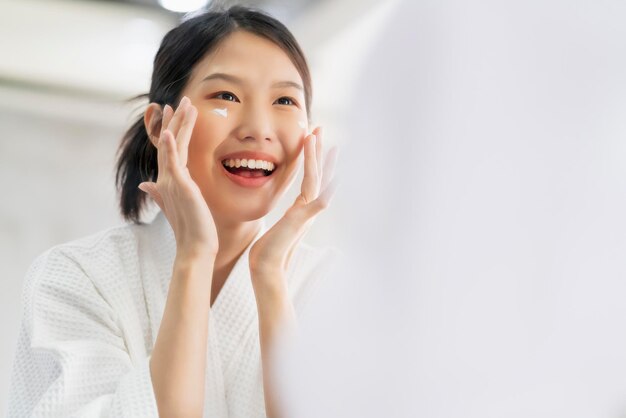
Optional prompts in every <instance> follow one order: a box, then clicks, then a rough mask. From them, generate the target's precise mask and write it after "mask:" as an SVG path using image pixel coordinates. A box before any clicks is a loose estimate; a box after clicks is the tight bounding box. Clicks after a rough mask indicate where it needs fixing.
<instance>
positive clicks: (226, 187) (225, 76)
mask: <svg viewBox="0 0 626 418" xmlns="http://www.w3.org/2000/svg"><path fill="white" fill-rule="evenodd" d="M302 86H303V83H302V78H301V77H300V74H299V73H298V70H297V69H296V67H295V66H294V65H293V63H292V62H291V60H290V59H289V57H288V56H287V54H286V53H285V52H283V50H282V49H280V47H279V46H277V45H276V44H274V43H272V42H271V41H269V40H267V39H264V38H261V37H259V36H256V35H253V34H251V33H249V32H245V31H237V32H234V33H233V34H231V35H229V36H228V37H227V38H226V39H224V40H223V41H222V42H221V43H220V44H219V45H218V47H217V48H216V49H215V50H214V51H213V52H212V53H211V54H209V55H207V56H206V57H205V58H204V59H202V60H201V61H199V62H198V64H197V65H196V66H195V67H194V70H193V72H192V74H191V77H190V78H189V81H188V83H187V86H186V87H185V89H184V90H183V92H182V94H183V95H185V96H187V97H189V99H191V103H192V104H193V105H194V106H195V107H196V108H197V109H198V117H197V120H196V124H195V127H194V130H193V134H192V137H191V142H190V144H189V155H188V162H187V167H188V168H189V172H190V174H191V176H192V178H193V179H194V180H195V182H196V183H197V184H198V186H199V187H200V190H201V191H202V194H203V195H204V198H205V200H206V201H207V204H208V205H209V208H210V209H211V212H212V214H213V216H214V217H216V218H219V219H222V220H226V221H232V222H244V221H250V220H254V219H258V218H260V217H262V216H264V215H266V214H267V213H268V212H269V211H270V210H271V209H272V208H273V207H274V205H275V204H276V202H277V200H278V199H279V197H280V196H281V195H282V194H283V193H284V192H285V190H286V189H287V188H288V186H289V185H290V184H291V182H292V181H293V179H294V177H295V174H296V171H297V167H298V164H299V160H300V158H299V155H300V153H301V150H302V146H303V141H304V137H305V135H306V132H307V128H308V126H307V113H306V107H305V101H304V91H303V89H302ZM243 160H246V161H245V162H244V161H243ZM251 160H254V165H255V166H256V165H257V162H258V161H257V160H262V161H267V162H268V163H273V165H274V169H273V170H272V171H271V174H269V173H270V171H269V170H259V169H252V170H251V169H250V165H251V164H250V161H251ZM231 162H232V163H234V165H235V167H225V165H224V164H225V163H226V165H227V166H230V164H231ZM244 164H245V165H248V167H245V168H244V167H243V165H244ZM263 164H264V165H263V167H265V168H271V165H269V167H268V166H267V165H265V163H263ZM237 165H239V167H237ZM267 174H269V175H267Z"/></svg>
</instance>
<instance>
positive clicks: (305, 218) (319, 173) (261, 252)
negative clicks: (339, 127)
mask: <svg viewBox="0 0 626 418" xmlns="http://www.w3.org/2000/svg"><path fill="white" fill-rule="evenodd" d="M337 151H338V150H337V147H333V148H331V149H330V151H329V152H328V155H327V156H326V158H325V161H324V162H322V130H321V128H319V127H318V128H316V129H315V130H313V132H312V133H311V134H310V135H307V136H306V137H305V139H304V176H303V179H302V188H301V191H300V195H299V196H298V197H297V198H296V200H295V202H294V203H293V205H292V206H291V207H290V208H289V209H287V211H286V212H285V215H284V216H283V217H282V218H281V219H280V220H279V221H278V222H276V224H275V225H274V226H272V228H270V229H269V230H268V231H267V232H266V233H265V234H264V235H263V236H262V237H261V238H259V239H258V240H257V241H256V242H255V243H254V245H253V246H252V248H251V249H250V254H249V262H250V273H251V276H252V282H253V285H254V287H255V288H259V286H263V287H264V286H269V287H270V288H275V287H276V286H279V287H280V286H283V285H284V283H280V281H281V280H282V278H283V277H284V276H285V273H286V271H287V267H288V266H289V261H290V259H291V255H292V253H293V250H294V248H295V247H296V246H297V244H298V242H299V241H300V240H301V239H302V237H303V236H304V234H305V233H306V231H307V230H308V228H309V227H310V225H311V223H312V221H313V219H314V218H315V216H316V215H317V214H318V213H320V212H321V211H322V210H324V209H325V208H327V207H328V205H329V203H330V200H331V199H332V197H333V194H334V192H335V190H336V187H337V183H336V181H334V180H333V172H334V168H335V163H336V160H337Z"/></svg>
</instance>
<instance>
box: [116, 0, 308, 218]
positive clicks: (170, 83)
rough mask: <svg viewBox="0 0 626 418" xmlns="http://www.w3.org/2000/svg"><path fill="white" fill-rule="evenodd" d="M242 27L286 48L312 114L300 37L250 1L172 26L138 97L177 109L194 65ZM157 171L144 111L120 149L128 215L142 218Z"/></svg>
mask: <svg viewBox="0 0 626 418" xmlns="http://www.w3.org/2000/svg"><path fill="white" fill-rule="evenodd" d="M237 30H243V31H247V32H250V33H252V34H255V35H258V36H260V37H263V38H265V39H268V40H270V41H272V42H273V43H275V44H276V45H278V46H279V47H280V48H281V49H283V51H285V53H286V54H287V55H288V56H289V58H290V59H291V61H292V62H293V64H294V66H295V67H296V69H297V70H298V72H299V73H300V77H301V78H302V82H303V83H304V86H303V87H304V98H305V106H306V110H307V115H310V106H311V100H312V91H311V75H310V71H309V67H308V63H307V61H306V58H305V56H304V53H303V52H302V50H301V48H300V46H299V45H298V42H297V41H296V39H295V37H294V36H293V35H292V33H291V32H290V31H289V29H287V27H286V26H285V25H283V24H282V23H281V22H279V21H278V20H277V19H275V18H273V17H271V16H269V15H268V14H266V13H265V12H262V11H260V10H256V9H253V8H250V7H244V6H232V7H230V8H228V9H225V10H217V9H209V10H206V11H203V12H201V13H199V14H196V15H193V16H192V17H190V18H189V19H187V20H184V21H183V22H182V23H180V24H179V25H178V26H177V27H175V28H174V29H172V30H170V31H169V32H168V33H167V34H166V35H165V37H164V38H163V41H162V42H161V46H160V47H159V50H158V52H157V54H156V56H155V58H154V68H153V70H152V82H151V84H150V92H149V93H147V94H142V95H139V96H137V97H135V98H134V99H140V98H144V99H145V98H147V99H148V101H149V102H150V103H158V104H160V105H161V106H165V105H166V104H169V105H170V106H172V107H173V108H176V105H177V104H178V103H179V102H180V99H181V97H180V96H181V93H182V91H183V90H184V88H185V86H186V84H187V81H188V80H189V77H190V75H191V72H192V70H193V68H194V66H195V65H196V64H197V63H198V62H199V61H200V60H201V59H202V58H203V57H205V56H206V55H207V54H209V53H211V52H212V51H213V50H214V49H215V48H216V46H217V45H218V44H219V43H220V42H221V41H222V40H224V39H225V38H226V37H227V36H228V35H230V34H231V33H233V32H235V31H237ZM309 117H310V116H309ZM157 176H158V164H157V150H156V148H155V147H154V146H153V145H152V143H151V142H150V139H149V137H148V132H147V131H146V128H145V124H144V117H143V114H142V115H141V117H139V118H138V119H137V120H136V121H135V123H134V124H133V125H131V127H130V128H129V129H128V130H127V131H126V133H125V134H124V135H123V137H122V140H121V143H120V146H119V149H118V152H117V164H116V174H115V183H116V186H117V190H118V194H119V204H120V212H121V214H122V216H123V217H124V219H126V220H127V221H132V222H134V223H141V219H140V218H141V213H142V210H143V207H144V206H145V205H146V201H147V195H146V193H144V192H142V191H141V190H139V189H138V188H137V186H139V184H140V183H142V182H144V181H156V179H157Z"/></svg>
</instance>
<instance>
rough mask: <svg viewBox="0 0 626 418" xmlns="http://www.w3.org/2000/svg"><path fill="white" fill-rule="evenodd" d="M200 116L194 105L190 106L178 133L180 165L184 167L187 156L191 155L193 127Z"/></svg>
mask: <svg viewBox="0 0 626 418" xmlns="http://www.w3.org/2000/svg"><path fill="white" fill-rule="evenodd" d="M197 116H198V110H197V109H196V108H195V106H193V105H189V108H188V109H187V112H186V115H185V120H183V123H182V125H181V127H180V130H179V131H178V139H177V141H176V142H177V145H178V155H179V156H180V164H181V166H183V167H186V166H187V155H188V153H189V142H190V141H191V134H192V133H193V127H194V125H195V124H196V118H197Z"/></svg>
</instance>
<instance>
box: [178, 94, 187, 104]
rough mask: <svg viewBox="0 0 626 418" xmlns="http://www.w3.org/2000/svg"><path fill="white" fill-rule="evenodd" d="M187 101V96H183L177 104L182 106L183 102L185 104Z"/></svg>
mask: <svg viewBox="0 0 626 418" xmlns="http://www.w3.org/2000/svg"><path fill="white" fill-rule="evenodd" d="M188 102H189V97H187V96H183V98H182V100H181V101H180V105H179V106H182V105H184V104H186V103H188Z"/></svg>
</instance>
